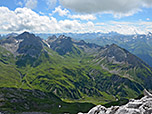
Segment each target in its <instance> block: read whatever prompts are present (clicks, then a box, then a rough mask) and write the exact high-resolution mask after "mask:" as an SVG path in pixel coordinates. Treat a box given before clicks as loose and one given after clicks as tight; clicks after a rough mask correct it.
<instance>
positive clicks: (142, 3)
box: [60, 0, 152, 14]
mask: <svg viewBox="0 0 152 114" xmlns="http://www.w3.org/2000/svg"><path fill="white" fill-rule="evenodd" d="M60 3H61V4H62V5H63V6H64V7H66V8H69V9H72V10H74V11H76V12H80V13H99V12H111V13H115V14H116V13H118V14H126V13H130V12H134V13H135V11H139V9H140V8H141V7H147V6H152V0H60Z"/></svg>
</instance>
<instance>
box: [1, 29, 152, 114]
mask: <svg viewBox="0 0 152 114" xmlns="http://www.w3.org/2000/svg"><path fill="white" fill-rule="evenodd" d="M99 41H101V40H99ZM99 43H101V42H98V44H99ZM130 45H131V44H130ZM124 47H125V46H124ZM144 89H152V68H151V67H150V66H149V65H148V64H146V63H145V62H144V61H143V60H141V59H140V58H138V57H137V56H135V55H133V54H131V53H130V52H129V51H127V50H126V49H123V48H121V47H119V46H118V45H116V44H110V45H105V46H100V45H97V44H93V43H87V42H85V41H84V40H80V41H78V40H74V39H73V38H71V37H67V36H65V35H60V36H58V37H57V36H55V35H53V36H50V37H48V38H47V39H46V40H44V39H42V38H40V37H38V36H36V35H34V34H32V33H28V32H24V33H22V34H20V35H16V34H15V35H8V36H7V37H5V38H1V40H0V111H1V112H4V113H21V112H47V113H52V114H62V113H65V112H66V113H70V114H76V113H78V112H88V111H89V109H91V108H92V107H94V106H95V105H97V104H102V105H106V103H109V102H116V101H128V99H130V98H136V97H137V96H139V95H140V94H142V92H143V90H144Z"/></svg>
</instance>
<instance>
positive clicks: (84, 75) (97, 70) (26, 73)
mask: <svg viewBox="0 0 152 114" xmlns="http://www.w3.org/2000/svg"><path fill="white" fill-rule="evenodd" d="M45 51H47V53H46V52H45ZM45 51H44V50H43V51H42V52H41V54H40V56H39V57H38V59H36V60H34V61H32V62H33V64H32V66H31V65H30V64H28V65H26V66H25V67H24V66H23V67H21V66H18V67H17V68H16V67H15V65H11V66H12V69H8V70H9V71H11V70H12V73H13V72H14V74H12V75H10V74H5V75H3V76H7V77H6V78H7V79H6V80H7V81H8V83H12V84H14V85H10V87H11V86H12V87H19V88H24V89H39V90H42V91H46V92H50V91H51V92H53V93H55V94H56V95H57V96H59V97H61V98H62V99H63V100H64V101H68V102H75V101H78V102H92V103H94V104H104V103H106V102H109V101H115V99H117V98H121V97H125V98H132V97H135V96H137V95H138V94H139V93H140V92H141V91H142V89H143V88H142V87H141V85H140V84H138V83H136V82H134V81H132V80H129V79H128V78H125V77H122V76H121V75H113V74H111V73H109V72H108V71H106V70H103V69H102V68H101V66H100V65H97V64H96V63H95V62H94V61H92V60H93V59H94V57H93V56H88V55H87V56H86V55H85V53H83V52H82V51H81V54H80V55H78V54H69V55H66V56H60V55H58V54H57V53H56V52H54V51H52V50H51V49H48V48H45ZM74 52H75V51H74ZM9 60H10V59H9ZM25 60H26V59H25ZM22 62H23V63H24V61H22ZM12 63H13V62H12ZM1 64H3V67H4V66H7V64H4V63H1ZM8 65H9V64H8ZM15 68H16V69H17V70H18V71H19V72H20V73H19V72H17V70H15ZM5 69H7V68H5ZM5 69H3V70H4V71H7V70H5ZM13 70H14V71H13ZM11 76H13V79H14V80H16V79H18V80H17V82H14V81H11V80H10V79H11V78H10V77H11ZM1 77H2V76H1ZM20 77H22V80H21V81H20ZM113 80H115V81H113ZM20 82H21V83H20ZM16 83H17V84H18V85H19V86H16V85H15V84H16ZM7 85H8V87H9V84H7ZM5 86H6V85H2V86H1V87H5ZM113 95H115V97H114V96H113ZM74 99H75V100H74Z"/></svg>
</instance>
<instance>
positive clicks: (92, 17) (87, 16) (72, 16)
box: [69, 14, 96, 20]
mask: <svg viewBox="0 0 152 114" xmlns="http://www.w3.org/2000/svg"><path fill="white" fill-rule="evenodd" d="M69 18H71V19H81V20H95V19H96V17H95V16H94V15H91V14H87V15H79V14H78V15H69Z"/></svg>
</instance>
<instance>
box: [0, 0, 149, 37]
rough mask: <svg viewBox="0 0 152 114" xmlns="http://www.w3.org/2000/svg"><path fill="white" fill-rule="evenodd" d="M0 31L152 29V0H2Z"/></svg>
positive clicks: (62, 31)
mask: <svg viewBox="0 0 152 114" xmlns="http://www.w3.org/2000/svg"><path fill="white" fill-rule="evenodd" d="M0 15H1V18H0V25H1V26H0V33H1V34H3V33H10V32H17V33H20V32H23V31H29V32H33V33H64V32H74V33H75V32H78V33H85V32H103V33H106V32H110V31H115V32H118V33H121V34H135V33H138V34H146V33H148V32H152V0H106V1H105V0H0Z"/></svg>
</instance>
